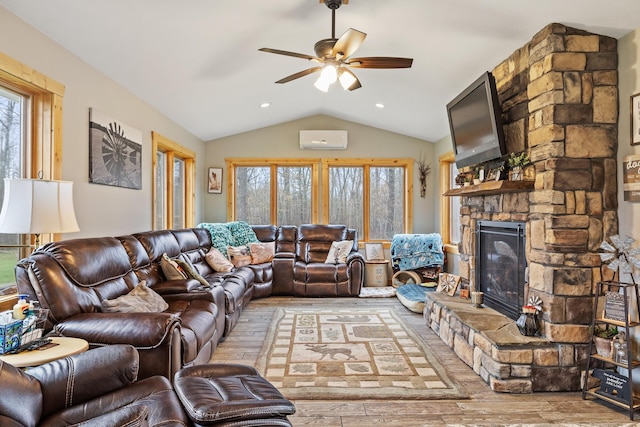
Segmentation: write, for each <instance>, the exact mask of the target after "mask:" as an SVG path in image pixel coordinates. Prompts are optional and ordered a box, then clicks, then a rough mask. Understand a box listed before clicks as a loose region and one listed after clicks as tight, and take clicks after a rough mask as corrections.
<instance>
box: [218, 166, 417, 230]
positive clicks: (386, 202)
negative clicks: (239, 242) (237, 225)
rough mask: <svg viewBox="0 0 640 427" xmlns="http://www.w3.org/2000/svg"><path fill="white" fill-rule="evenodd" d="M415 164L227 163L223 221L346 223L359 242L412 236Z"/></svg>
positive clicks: (291, 223)
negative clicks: (227, 191) (227, 196)
mask: <svg viewBox="0 0 640 427" xmlns="http://www.w3.org/2000/svg"><path fill="white" fill-rule="evenodd" d="M413 163H414V160H413V159H330V160H329V159H266V160H265V159H226V165H227V169H228V171H229V173H230V177H231V179H230V181H231V182H232V185H231V189H230V190H231V191H230V195H231V203H229V206H228V211H227V218H228V219H229V220H230V221H246V222H248V223H250V224H276V225H300V224H308V223H318V222H322V223H325V224H344V225H347V226H349V227H350V228H355V229H357V230H358V239H359V240H360V241H390V240H391V238H392V237H393V235H394V234H397V233H409V232H411V230H410V229H409V227H410V226H409V224H411V210H412V198H411V188H412V187H411V185H410V182H411V177H412V173H413V168H412V166H413ZM320 189H321V190H322V192H321V194H322V196H321V197H319V196H318V195H319V194H320ZM319 206H322V218H323V219H322V221H320V220H319V210H320V209H319Z"/></svg>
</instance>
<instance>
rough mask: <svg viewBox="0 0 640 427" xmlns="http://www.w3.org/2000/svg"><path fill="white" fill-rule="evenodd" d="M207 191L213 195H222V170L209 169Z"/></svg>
mask: <svg viewBox="0 0 640 427" xmlns="http://www.w3.org/2000/svg"><path fill="white" fill-rule="evenodd" d="M207 191H208V192H209V193H212V194H220V193H222V168H209V174H208V175H207Z"/></svg>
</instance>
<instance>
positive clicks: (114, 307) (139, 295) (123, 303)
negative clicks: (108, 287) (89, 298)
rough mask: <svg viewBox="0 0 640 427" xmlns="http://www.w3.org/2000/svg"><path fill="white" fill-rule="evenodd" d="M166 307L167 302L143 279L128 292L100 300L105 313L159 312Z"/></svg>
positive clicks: (167, 306) (167, 305)
mask: <svg viewBox="0 0 640 427" xmlns="http://www.w3.org/2000/svg"><path fill="white" fill-rule="evenodd" d="M167 308H169V304H167V302H166V301H165V300H164V299H162V297H161V296H160V295H158V294H157V293H156V292H155V291H154V290H153V289H151V288H150V287H148V286H147V283H146V282H145V281H144V280H143V281H142V282H140V283H138V284H137V285H136V287H135V288H133V289H132V290H131V291H130V292H129V293H128V294H126V295H122V296H119V297H118V298H114V299H111V300H103V301H102V311H104V312H107V313H113V312H120V313H160V312H163V311H165V310H166V309H167Z"/></svg>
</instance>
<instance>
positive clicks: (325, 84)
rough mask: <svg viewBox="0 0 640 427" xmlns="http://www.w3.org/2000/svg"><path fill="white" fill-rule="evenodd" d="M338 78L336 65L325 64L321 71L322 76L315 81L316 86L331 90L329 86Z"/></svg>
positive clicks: (322, 89)
mask: <svg viewBox="0 0 640 427" xmlns="http://www.w3.org/2000/svg"><path fill="white" fill-rule="evenodd" d="M337 79H338V72H337V71H336V67H334V66H333V65H325V66H324V68H322V71H321V72H320V77H318V80H316V82H315V83H314V86H315V87H317V88H318V89H319V90H321V91H323V92H327V91H328V90H329V86H331V85H332V84H333V83H335V81H336V80H337Z"/></svg>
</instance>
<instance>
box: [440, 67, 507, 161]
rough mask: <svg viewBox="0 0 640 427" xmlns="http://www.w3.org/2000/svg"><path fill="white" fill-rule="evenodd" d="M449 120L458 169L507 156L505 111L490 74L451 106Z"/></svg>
mask: <svg viewBox="0 0 640 427" xmlns="http://www.w3.org/2000/svg"><path fill="white" fill-rule="evenodd" d="M447 116H448V118H449V128H450V130H451V139H452V141H453V149H454V152H455V161H456V166H457V167H458V168H462V167H464V166H471V165H475V164H478V163H482V162H486V161H489V160H494V159H497V158H500V157H502V156H504V155H505V154H507V150H506V145H505V140H504V133H503V130H502V110H501V108H500V103H499V102H498V92H497V90H496V83H495V80H494V78H493V75H492V74H491V73H490V72H488V71H487V72H486V73H484V74H482V75H481V76H480V77H479V78H478V79H477V80H476V81H475V82H473V83H472V84H471V85H470V86H469V87H467V88H466V89H465V90H464V91H463V92H462V93H461V94H460V95H458V96H456V97H455V98H454V99H453V100H452V101H451V102H449V103H448V104H447Z"/></svg>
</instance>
